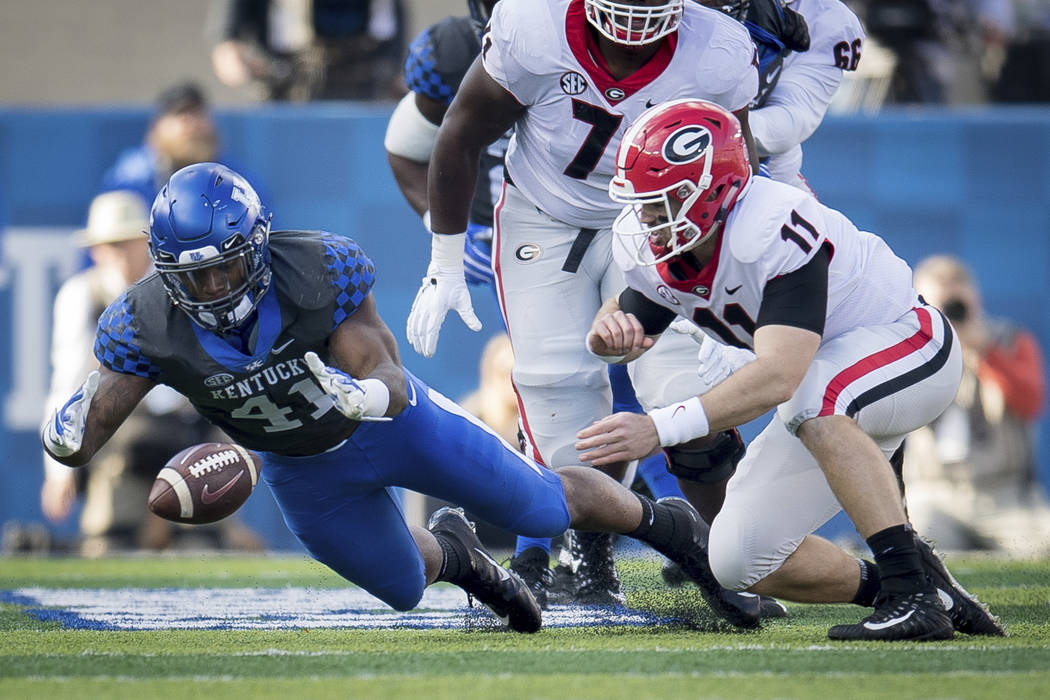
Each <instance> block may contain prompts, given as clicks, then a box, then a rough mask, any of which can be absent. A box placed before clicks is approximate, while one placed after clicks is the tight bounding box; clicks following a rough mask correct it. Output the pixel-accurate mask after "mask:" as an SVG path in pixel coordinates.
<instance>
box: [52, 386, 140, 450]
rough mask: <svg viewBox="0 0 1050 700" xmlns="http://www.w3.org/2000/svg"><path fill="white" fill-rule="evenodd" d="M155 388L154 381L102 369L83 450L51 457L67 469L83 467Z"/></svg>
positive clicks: (88, 417) (89, 412) (85, 429)
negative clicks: (63, 455) (64, 455)
mask: <svg viewBox="0 0 1050 700" xmlns="http://www.w3.org/2000/svg"><path fill="white" fill-rule="evenodd" d="M154 386H156V382H154V381H153V380H152V379H148V378H146V377H138V376H135V375H132V374H121V373H119V372H114V371H112V370H109V369H106V368H105V367H103V368H101V370H100V377H99V385H98V391H97V392H95V396H94V397H93V399H92V401H91V408H90V410H89V411H88V414H87V422H86V424H85V426H84V439H83V442H82V443H81V446H80V449H79V450H78V451H77V452H74V453H73V454H71V455H69V456H66V457H60V456H58V455H55V454H52V453H50V451H49V454H51V456H52V457H54V458H55V459H56V460H57V461H59V462H61V463H62V464H64V465H66V466H67V467H82V466H84V465H85V464H87V463H88V462H89V461H90V460H91V458H92V457H94V456H95V453H96V452H98V451H99V450H100V449H101V448H102V446H103V445H105V444H106V442H107V441H108V440H109V439H110V437H112V436H113V433H115V432H116V431H117V428H119V427H120V426H121V425H122V424H123V423H124V421H125V420H127V417H128V415H129V414H130V413H131V411H132V410H134V408H135V407H136V406H138V404H139V402H140V401H141V400H142V398H143V397H144V396H145V395H146V394H147V393H149V390H150V389H152V388H153V387H154Z"/></svg>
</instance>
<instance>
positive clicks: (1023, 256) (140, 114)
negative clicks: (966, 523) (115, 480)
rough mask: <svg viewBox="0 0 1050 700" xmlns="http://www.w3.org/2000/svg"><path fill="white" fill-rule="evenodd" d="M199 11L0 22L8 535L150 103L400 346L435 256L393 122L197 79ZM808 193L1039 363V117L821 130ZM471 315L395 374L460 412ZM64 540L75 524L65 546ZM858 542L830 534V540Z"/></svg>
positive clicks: (492, 314) (996, 115) (1047, 133)
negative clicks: (72, 289)
mask: <svg viewBox="0 0 1050 700" xmlns="http://www.w3.org/2000/svg"><path fill="white" fill-rule="evenodd" d="M408 4H409V7H410V10H411V21H410V34H411V35H414V34H415V33H416V32H417V31H418V30H419V29H421V28H422V27H424V26H426V25H427V24H429V23H431V22H433V21H434V20H436V19H438V18H440V17H442V16H445V15H448V14H465V3H463V2H462V1H461V0H410V1H409V3H408ZM208 6H209V0H181V1H180V2H168V3H160V2H150V3H142V2H139V1H138V0H93V1H92V2H89V3H83V2H76V1H75V0H34V1H33V2H10V1H9V2H4V3H0V65H3V66H4V70H3V75H2V76H0V226H2V228H3V233H2V236H0V397H2V401H0V420H2V428H0V455H2V456H3V462H2V464H0V523H4V522H9V521H17V522H21V523H35V522H39V523H42V522H43V516H42V515H41V513H40V508H39V497H38V493H39V487H40V483H41V479H42V467H41V459H40V447H39V439H38V437H37V432H36V430H37V426H38V425H39V423H40V421H41V420H42V417H43V416H42V410H43V409H42V403H43V401H44V398H45V394H46V390H47V383H48V376H49V368H48V345H49V334H50V323H51V319H50V307H51V301H52V298H53V295H54V292H55V291H56V289H57V287H58V285H59V284H60V282H61V281H62V280H63V279H64V278H65V277H66V276H67V275H68V274H69V273H70V272H71V271H72V270H73V269H74V266H75V261H76V255H77V251H75V250H74V249H73V248H72V247H71V246H70V244H69V236H70V233H71V232H72V230H73V229H75V228H77V227H79V226H82V225H83V223H84V218H85V214H86V210H87V206H88V203H89V202H90V200H91V198H92V196H93V195H94V194H95V193H96V192H97V188H98V186H99V183H100V180H101V176H102V173H103V171H104V170H105V169H106V168H107V167H108V166H109V165H110V164H111V163H112V162H113V161H114V159H115V157H116V156H117V154H118V153H119V152H120V151H121V150H123V149H125V148H128V147H130V146H133V145H136V144H137V143H139V142H140V140H141V138H142V134H143V132H144V130H145V128H146V125H147V121H148V119H149V116H150V113H151V104H152V101H153V99H154V98H155V96H156V94H157V93H158V92H159V91H160V90H161V89H162V88H164V87H166V86H168V85H170V84H172V83H175V82H177V81H180V80H184V79H187V78H189V79H194V80H197V81H199V82H200V83H201V84H202V85H203V86H205V87H206V88H207V90H208V92H209V95H210V97H211V99H212V101H213V103H214V104H215V107H216V111H217V114H218V123H219V127H220V132H221V136H222V139H223V141H224V143H225V144H226V146H227V150H228V151H229V152H230V154H231V155H232V156H233V157H235V159H236V161H237V162H239V163H241V164H243V165H244V167H245V169H246V170H248V171H249V172H250V173H252V174H253V175H255V177H256V178H257V180H258V182H259V184H260V186H261V187H260V188H261V190H262V191H263V192H264V193H266V194H267V195H268V200H269V203H270V206H271V209H272V210H273V211H274V212H275V221H274V224H275V227H276V228H281V227H296V228H323V229H327V230H331V231H334V232H338V233H342V234H346V235H349V236H351V237H353V238H355V239H356V240H358V241H359V242H360V243H361V244H362V246H363V247H364V248H365V250H366V251H368V252H369V253H370V254H371V256H372V257H373V258H374V260H375V261H376V264H377V266H378V284H377V289H378V296H379V305H380V311H381V312H382V313H383V315H384V316H385V317H386V320H387V322H388V324H389V325H390V326H391V328H393V329H394V331H395V333H400V334H401V335H402V336H403V329H404V321H405V319H406V318H407V315H408V310H409V307H410V305H411V301H412V298H413V296H414V295H415V291H416V288H417V285H418V280H419V276H420V275H421V274H422V271H423V270H424V268H425V265H426V259H427V252H428V248H427V245H426V240H425V238H424V232H423V229H422V227H421V226H420V224H419V222H418V219H417V218H416V217H415V216H414V215H413V213H412V212H411V210H410V209H409V207H408V206H407V204H405V203H404V201H403V199H402V198H401V196H400V194H399V193H398V191H397V188H396V186H395V184H394V180H393V178H392V176H391V175H390V173H389V169H388V167H387V165H386V159H385V155H384V151H383V146H382V141H383V133H384V130H385V126H386V121H387V118H388V117H389V114H390V112H391V110H392V107H393V104H392V103H370V104H351V103H315V104H307V105H283V104H282V105H269V104H262V103H259V102H258V101H257V100H256V99H255V97H254V96H253V95H252V94H251V92H250V91H248V90H243V91H241V90H233V89H230V88H226V87H224V86H222V85H221V84H220V83H218V81H217V80H215V78H214V76H213V74H212V71H211V68H210V64H209V62H208V50H209V48H210V46H209V44H208V42H207V40H206V38H205V35H204V24H205V18H206V15H207V11H208ZM805 173H806V175H807V177H808V178H809V180H810V183H811V184H812V185H813V187H814V189H815V190H816V191H817V192H818V193H819V194H820V196H821V198H822V200H823V201H824V202H826V203H827V204H829V205H831V206H833V207H835V208H838V209H841V210H843V211H844V212H846V213H847V214H848V215H849V216H850V217H851V218H852V219H853V220H854V221H855V222H857V223H858V225H860V226H861V227H863V228H866V229H868V230H872V231H875V232H877V233H879V234H881V235H883V236H884V237H885V238H886V239H887V240H888V241H889V242H890V243H891V245H892V246H893V247H894V249H895V250H896V251H897V252H898V253H899V254H900V255H902V256H903V257H904V258H905V259H906V260H908V262H910V263H912V264H914V263H916V262H917V261H918V260H919V259H921V258H922V257H924V256H926V255H928V254H931V253H936V252H952V253H955V254H957V255H959V256H961V257H962V258H964V259H965V260H967V261H968V262H969V263H970V264H972V265H973V266H974V268H975V270H976V272H977V275H978V277H979V279H980V282H981V284H982V286H983V290H984V296H985V305H986V308H987V310H988V312H989V313H991V314H1001V315H1006V316H1009V317H1012V318H1014V319H1016V320H1017V321H1019V322H1020V323H1022V324H1023V325H1026V326H1027V327H1029V328H1031V329H1032V330H1033V331H1034V332H1035V333H1036V335H1037V336H1038V338H1039V340H1040V342H1041V343H1042V345H1043V347H1044V348H1050V315H1048V314H1047V312H1046V303H1047V299H1050V107H1039V108H1006V107H993V106H962V107H959V106H957V107H947V108H917V107H916V108H895V109H884V110H883V111H882V112H880V113H878V114H854V115H845V114H838V115H831V116H829V117H828V118H827V119H826V120H825V122H824V124H823V125H822V127H821V128H820V129H819V130H818V132H817V133H816V135H815V136H814V137H813V138H811V139H810V141H809V142H808V143H807V145H806V164H805ZM474 296H475V305H476V307H477V309H478V311H479V314H480V315H481V317H482V321H483V322H484V324H485V328H484V330H483V331H482V333H481V334H478V335H475V334H471V333H470V332H469V331H467V330H466V329H465V328H464V327H463V326H462V324H461V323H459V322H458V320H452V321H450V322H449V323H448V324H447V325H446V327H445V329H444V331H443V333H442V341H441V350H440V351H439V352H438V355H437V356H436V357H435V358H434V359H431V360H424V359H422V358H420V357H419V356H418V355H416V354H415V353H414V352H413V351H412V350H411V348H410V347H409V346H408V344H407V343H406V342H404V341H403V338H402V348H401V350H402V356H403V359H404V360H405V362H406V364H407V365H408V366H409V367H411V368H412V369H413V370H414V371H416V372H417V373H419V374H420V375H421V376H423V377H424V378H426V379H427V380H428V381H429V382H430V383H431V384H433V385H434V386H435V387H436V388H437V389H439V390H441V391H443V392H444V393H446V394H448V395H449V396H452V397H458V396H462V395H464V394H465V393H467V392H468V391H469V390H470V389H471V388H472V387H473V386H474V385H475V383H476V381H477V368H476V364H475V361H476V358H477V357H478V356H479V354H480V349H481V346H482V344H483V343H484V341H485V339H486V338H487V337H489V335H490V334H491V333H493V332H495V331H496V330H497V329H498V328H499V320H498V317H497V312H496V308H495V302H494V300H493V299H492V298H491V297H490V296H488V295H486V294H475V295H474ZM567 400H571V399H570V398H569V397H567ZM1045 423H1046V421H1045V420H1044V426H1043V430H1042V431H1041V435H1040V438H1039V440H1040V442H1039V448H1040V449H1039V456H1040V462H1039V468H1040V475H1041V479H1042V481H1043V482H1044V484H1045V483H1050V465H1048V464H1047V462H1048V460H1050V430H1047V429H1046V427H1047V426H1046V425H1045ZM160 466H161V465H158V468H159V467H160ZM243 515H244V520H245V522H246V523H247V524H249V525H250V526H252V527H254V528H256V529H257V530H258V531H259V532H260V533H261V534H262V535H263V536H264V537H265V538H266V540H267V542H268V544H269V545H270V546H271V547H273V548H275V549H295V548H297V545H296V544H295V543H294V541H293V540H292V539H291V536H290V535H289V534H288V533H287V531H286V530H285V528H284V525H283V523H281V521H280V517H279V515H278V514H277V512H276V508H275V507H274V505H273V503H272V500H271V499H270V497H269V494H268V493H266V489H265V487H263V488H262V489H260V493H257V494H256V496H255V497H254V498H253V499H251V501H250V502H249V504H248V505H247V506H246V507H245V509H244V511H243ZM74 529H75V517H74V518H71V519H70V521H69V524H68V525H67V526H66V527H65V531H64V532H65V533H67V534H71V533H72V532H73V531H74ZM851 531H852V529H851V528H850V527H849V525H848V523H845V522H843V521H841V520H836V521H834V522H833V523H832V524H831V525H830V526H829V528H828V530H827V532H826V533H825V534H832V535H836V534H848V533H849V532H851ZM56 534H59V535H61V534H63V530H62V529H61V528H60V529H59V530H58V531H57V533H56Z"/></svg>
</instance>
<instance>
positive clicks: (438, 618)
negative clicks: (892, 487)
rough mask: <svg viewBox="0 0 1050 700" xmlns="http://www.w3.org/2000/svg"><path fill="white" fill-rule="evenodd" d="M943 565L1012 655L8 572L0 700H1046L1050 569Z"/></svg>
mask: <svg viewBox="0 0 1050 700" xmlns="http://www.w3.org/2000/svg"><path fill="white" fill-rule="evenodd" d="M948 563H949V565H950V566H951V568H952V570H953V571H954V573H955V574H956V576H957V577H958V578H959V580H960V581H961V582H962V583H963V585H965V586H967V587H968V588H969V589H970V590H971V591H972V592H974V593H977V594H978V595H979V596H980V597H981V598H982V599H983V600H984V601H986V602H987V603H989V604H990V606H991V608H992V610H993V611H994V612H995V613H996V614H998V615H1000V617H1001V618H1002V620H1003V621H1004V622H1005V623H1006V625H1007V627H1008V629H1009V632H1010V636H1009V637H1006V638H1002V639H999V638H996V639H990V638H977V637H967V636H965V635H956V638H955V639H954V640H952V641H947V642H935V643H925V644H916V643H896V644H885V643H883V644H842V643H832V642H830V641H828V639H827V637H826V633H827V628H828V627H829V626H830V625H832V624H835V623H838V622H844V621H853V620H856V619H859V617H860V616H861V615H862V614H863V612H862V611H861V609H860V608H855V607H852V606H813V605H809V606H806V605H790V606H789V607H790V616H789V617H788V618H786V619H784V620H776V621H773V622H771V623H767V624H766V625H765V626H764V628H763V629H761V630H759V631H754V632H735V631H728V630H724V629H721V628H720V627H719V625H718V624H717V623H715V622H714V621H713V620H712V619H711V618H710V617H708V616H706V615H705V611H703V610H695V609H694V610H693V612H692V613H691V614H690V616H689V619H690V620H691V622H692V626H686V625H683V624H675V623H669V622H660V623H656V622H652V621H651V620H650V621H646V620H645V619H643V620H642V621H641V622H638V621H637V620H636V621H633V622H630V623H629V624H608V621H607V620H604V619H602V617H601V615H599V616H598V618H597V619H596V620H592V621H591V622H588V623H587V624H584V625H583V626H568V627H564V626H563V627H559V626H557V625H559V624H563V622H564V621H566V620H572V619H575V618H572V617H571V616H562V617H559V616H558V615H556V614H554V613H552V615H551V620H552V621H551V623H550V625H549V626H548V628H547V629H545V630H544V631H542V632H541V633H539V634H536V635H530V636H525V635H516V634H513V633H509V632H505V631H503V630H500V629H494V628H493V627H492V626H491V625H490V624H489V618H488V616H487V615H486V614H485V613H482V612H478V611H474V612H469V611H465V610H463V609H461V608H462V607H464V606H465V596H463V597H462V598H461V597H460V595H459V592H458V591H456V590H446V591H436V594H437V597H436V598H433V599H432V600H433V601H436V602H435V603H434V604H435V605H436V606H437V607H438V608H441V609H440V610H438V611H437V612H434V613H433V614H432V615H431V614H430V613H428V612H427V611H426V610H423V611H420V612H418V613H414V614H413V615H408V616H404V617H403V618H401V619H400V621H399V622H396V623H395V624H397V625H398V627H395V628H390V627H380V628H374V627H373V628H369V627H367V625H368V624H374V623H375V621H377V620H379V621H380V622H381V621H382V620H384V619H385V618H384V617H382V616H383V615H386V614H389V613H390V612H391V611H389V610H388V609H382V608H381V606H374V607H375V608H377V609H376V610H372V609H371V608H370V609H369V611H366V612H365V613H361V611H359V610H351V609H346V608H347V606H345V605H343V604H342V603H340V602H339V601H341V600H344V597H345V596H347V595H349V593H350V592H348V591H346V590H345V589H344V583H343V581H342V580H341V579H339V578H338V577H337V576H335V575H334V574H332V573H331V572H329V571H327V570H326V569H324V568H323V567H321V566H320V565H318V564H316V563H314V562H312V561H309V560H307V559H304V558H299V557H276V556H275V557H259V558H237V557H233V558H231V557H221V558H220V557H214V556H198V557H184V558H168V557H164V558H140V557H131V558H124V559H109V560H99V561H81V560H75V559H29V558H27V559H20V558H7V559H2V558H0V698H47V699H48V700H59V699H61V698H78V699H81V698H135V699H136V700H146V699H149V700H152V699H154V698H157V699H161V700H163V699H167V698H208V699H209V700H219V699H220V698H221V699H222V700H225V699H227V698H241V697H243V698H277V697H280V698H413V699H415V698H427V699H428V700H429V699H431V698H494V699H499V700H502V699H503V698H507V699H514V698H552V699H557V700H568V699H570V698H595V699H600V700H617V699H620V698H625V699H627V698H629V699H631V700H638V699H640V698H820V699H822V700H828V699H833V698H850V699H853V698H856V699H858V700H860V699H865V698H893V699H895V700H897V699H903V698H923V699H924V700H935V699H941V698H1006V699H1009V700H1023V699H1027V698H1031V699H1033V700H1034V699H1036V698H1038V699H1040V700H1044V699H1045V698H1048V697H1050V562H1004V561H997V560H991V559H977V558H961V557H950V558H949V559H948ZM621 573H622V575H623V578H624V582H625V586H626V588H627V590H628V606H629V607H630V608H635V609H641V610H644V611H646V612H648V613H649V614H652V613H656V614H657V615H661V616H663V615H676V614H679V613H681V612H682V611H684V610H685V609H687V608H690V607H691V606H692V604H693V600H694V599H695V595H694V594H691V593H688V592H676V591H666V590H663V589H661V588H659V587H657V585H656V584H657V581H658V575H659V574H658V568H657V564H656V563H654V562H648V561H645V560H632V561H628V562H626V563H622V564H621ZM358 597H360V596H358ZM327 599H332V600H333V601H334V602H332V603H330V604H329V603H322V604H320V605H321V607H320V608H317V609H316V610H314V605H315V603H316V601H319V600H322V601H323V600H327ZM425 600H427V599H425ZM446 600H454V601H455V603H454V604H453V608H454V609H446V608H443V607H442V606H443V605H445V603H443V602H442V601H446ZM56 602H57V604H56ZM325 605H328V607H327V608H326V607H325ZM69 606H72V607H71V608H70V609H73V613H70V610H67V609H66V608H67V607H69ZM209 606H210V608H209ZM341 606H342V607H341ZM349 607H353V606H352V605H351V606H349ZM446 607H447V606H446ZM205 608H209V609H208V610H205ZM297 608H299V609H297ZM308 608H309V610H308ZM428 615H429V616H428ZM376 616H378V617H376ZM610 619H613V618H612V617H611V613H610ZM617 619H618V618H617ZM100 620H101V622H100ZM362 620H363V621H364V622H362ZM558 620H562V621H563V622H558ZM329 622H331V625H334V626H331V625H329ZM417 623H418V625H417ZM361 624H364V625H366V627H360V625H361ZM565 624H570V623H568V622H566V623H565ZM571 624H576V623H571ZM195 626H196V627H195ZM253 626H254V627H255V628H244V627H253ZM413 626H422V627H423V628H421V629H419V628H416V629H413V628H411V627H413ZM428 626H429V627H432V628H429V629H428V628H426V627H428ZM173 627H174V628H173Z"/></svg>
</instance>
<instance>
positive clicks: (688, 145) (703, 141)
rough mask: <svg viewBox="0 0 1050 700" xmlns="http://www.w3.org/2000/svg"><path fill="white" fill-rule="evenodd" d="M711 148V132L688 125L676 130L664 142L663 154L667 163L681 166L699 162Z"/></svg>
mask: <svg viewBox="0 0 1050 700" xmlns="http://www.w3.org/2000/svg"><path fill="white" fill-rule="evenodd" d="M710 147H711V132H710V131H708V130H707V129H706V128H704V127H702V126H698V125H696V124H690V125H689V126H683V127H682V128H680V129H677V130H676V131H675V132H674V133H673V134H671V135H670V136H668V137H667V140H666V141H664V146H663V154H664V158H665V159H666V160H667V162H668V163H673V164H675V165H682V164H684V163H692V162H693V161H694V160H699V159H700V157H701V156H703V155H704V153H706V152H707V149H708V148H710Z"/></svg>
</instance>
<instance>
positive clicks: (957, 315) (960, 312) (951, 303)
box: [941, 299, 970, 322]
mask: <svg viewBox="0 0 1050 700" xmlns="http://www.w3.org/2000/svg"><path fill="white" fill-rule="evenodd" d="M941 311H943V312H944V315H945V316H947V317H948V320H949V321H952V322H962V321H965V320H966V317H967V316H968V315H969V314H970V309H968V308H967V306H966V303H965V302H962V301H959V300H958V299H949V300H948V301H946V302H944V306H943V307H942V308H941Z"/></svg>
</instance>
